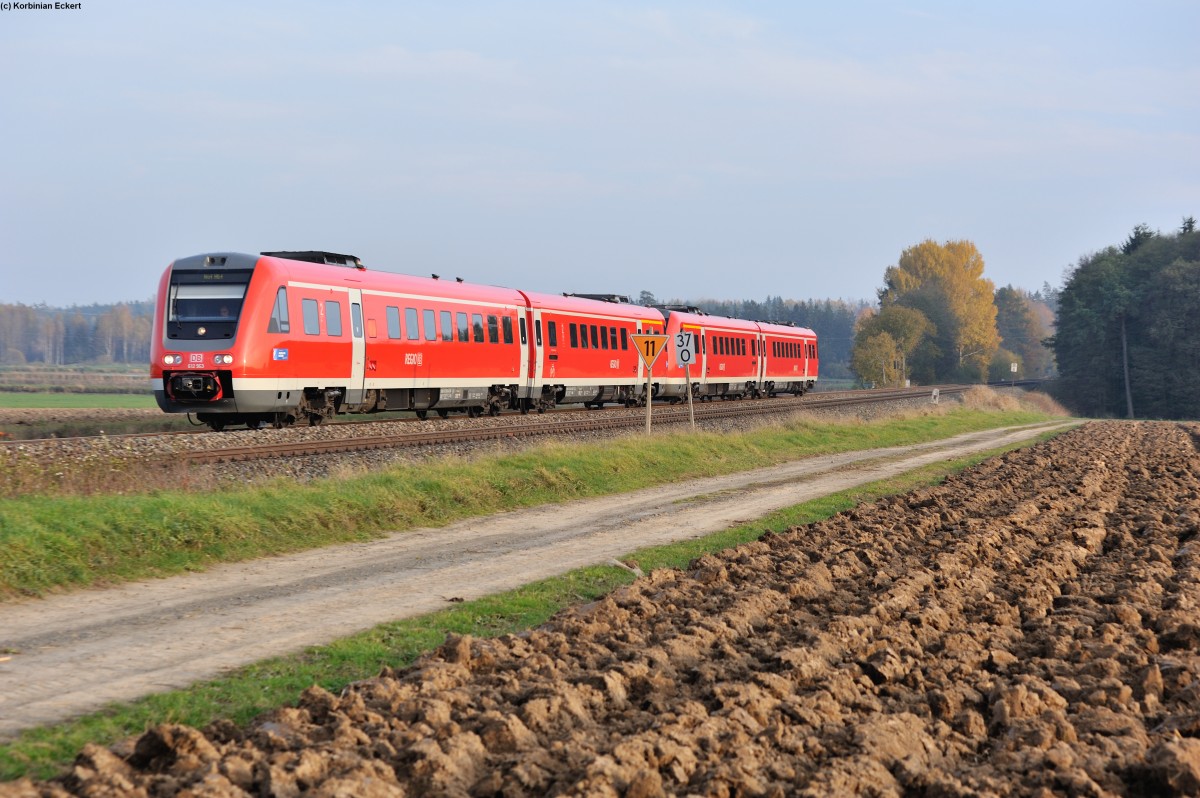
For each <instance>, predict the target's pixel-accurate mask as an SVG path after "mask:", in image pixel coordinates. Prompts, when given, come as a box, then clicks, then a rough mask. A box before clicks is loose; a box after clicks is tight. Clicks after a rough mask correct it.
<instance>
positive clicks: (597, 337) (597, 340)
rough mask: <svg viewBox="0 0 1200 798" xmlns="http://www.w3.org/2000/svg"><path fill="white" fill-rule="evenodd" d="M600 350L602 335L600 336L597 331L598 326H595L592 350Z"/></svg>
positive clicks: (593, 328) (593, 326)
mask: <svg viewBox="0 0 1200 798" xmlns="http://www.w3.org/2000/svg"><path fill="white" fill-rule="evenodd" d="M599 348H600V334H599V331H598V330H597V329H596V325H595V324H593V325H592V349H599Z"/></svg>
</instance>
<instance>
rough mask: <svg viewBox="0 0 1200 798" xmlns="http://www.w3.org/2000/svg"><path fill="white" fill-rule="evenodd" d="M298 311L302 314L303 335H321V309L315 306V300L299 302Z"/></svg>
mask: <svg viewBox="0 0 1200 798" xmlns="http://www.w3.org/2000/svg"><path fill="white" fill-rule="evenodd" d="M300 309H301V310H302V311H303V313H304V334H305V335H320V334H321V317H320V314H321V309H320V307H319V306H318V305H317V300H315V299H304V300H301V301H300Z"/></svg>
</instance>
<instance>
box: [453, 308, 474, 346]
mask: <svg viewBox="0 0 1200 798" xmlns="http://www.w3.org/2000/svg"><path fill="white" fill-rule="evenodd" d="M455 320H456V321H457V322H458V342H459V343H460V344H465V343H466V342H467V341H470V340H471V325H469V324H467V314H466V313H459V314H458V315H457V316H455Z"/></svg>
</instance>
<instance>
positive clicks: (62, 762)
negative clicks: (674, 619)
mask: <svg viewBox="0 0 1200 798" xmlns="http://www.w3.org/2000/svg"><path fill="white" fill-rule="evenodd" d="M1043 437H1050V436H1049V435H1044V436H1043ZM1011 448H1016V447H1007V448H1006V449H997V450H994V451H992V452H988V453H981V454H977V455H973V456H971V457H968V458H964V459H961V460H956V461H951V462H946V463H940V464H937V465H933V466H929V467H926V468H923V469H919V470H916V471H912V472H909V473H906V474H904V475H901V476H899V477H895V478H892V479H888V480H883V481H879V482H874V483H871V484H868V485H863V486H860V487H857V488H854V489H851V490H848V491H844V492H841V493H837V494H834V495H831V496H826V497H824V498H821V499H817V500H814V501H810V502H806V503H804V504H800V505H797V506H794V507H791V508H787V509H784V510H781V511H779V512H776V513H773V514H771V515H769V516H767V517H765V518H762V519H760V520H757V521H755V522H753V523H751V524H747V525H745V526H740V527H736V528H734V529H729V530H726V531H724V532H719V533H716V534H713V535H709V536H707V537H704V538H700V539H697V540H689V541H684V542H680V543H674V544H669V545H665V546H657V547H654V548H648V549H643V550H640V551H636V552H633V553H631V555H630V557H629V559H632V560H635V561H636V562H637V563H638V564H639V566H640V567H641V568H642V570H643V571H645V572H649V571H651V570H653V569H657V568H684V567H686V566H687V564H688V563H689V562H690V561H691V560H692V559H694V558H695V557H698V556H700V555H702V554H705V553H709V552H715V551H720V550H723V549H726V548H729V547H732V546H736V545H738V544H740V543H744V542H747V541H751V540H756V539H757V538H759V537H760V536H761V535H763V534H764V533H766V532H768V531H772V532H783V531H785V530H787V529H790V528H793V527H797V526H801V525H804V524H809V523H813V522H815V521H819V520H821V519H824V518H828V517H830V516H832V515H834V514H836V513H838V512H840V511H842V510H847V509H850V508H852V507H855V506H856V505H858V504H861V503H863V502H869V501H873V500H875V499H877V498H880V497H883V496H890V495H895V494H897V493H904V492H906V491H910V490H913V489H915V488H918V487H921V486H925V485H931V484H936V483H938V482H940V481H941V480H943V479H944V478H945V476H946V475H948V474H951V473H957V472H959V471H961V470H963V469H964V468H967V467H969V466H971V465H974V464H975V463H978V462H980V461H982V460H984V459H986V458H987V457H990V456H992V455H994V454H997V453H999V452H1001V451H1006V450H1007V449H1011ZM631 581H633V576H632V574H631V573H630V572H629V571H626V570H624V569H621V568H616V567H609V566H596V567H590V568H582V569H579V570H575V571H571V572H569V573H567V574H564V575H562V576H558V577H553V578H551V579H546V580H542V581H540V582H536V583H534V584H531V585H527V586H525V587H522V588H519V589H517V590H512V591H509V592H506V593H502V594H497V595H494V596H489V597H486V598H482V599H479V600H476V601H471V602H466V603H464V604H461V605H457V606H454V607H452V608H450V609H446V610H443V611H441V612H437V613H433V614H430V615H426V616H422V617H418V618H413V619H409V620H403V621H397V622H393V623H387V624H383V625H380V626H377V627H375V628H374V629H371V630H369V631H366V632H363V633H360V634H357V635H354V636H352V637H348V638H344V639H342V640H339V641H336V642H334V643H332V644H330V645H327V646H318V647H313V648H310V649H308V650H307V651H305V652H304V653H302V654H299V655H295V656H290V657H279V658H274V659H270V660H266V661H263V662H259V663H256V664H254V665H251V666H248V667H245V668H242V669H239V670H237V671H235V672H232V673H230V674H229V675H228V676H226V677H224V678H222V679H218V680H214V681H211V682H205V683H201V684H197V685H194V686H192V687H190V688H188V689H186V690H178V691H173V692H169V693H163V694H159V695H154V696H150V697H147V698H144V699H142V700H140V701H136V702H133V703H129V704H115V705H112V706H110V707H108V708H107V709H105V710H102V711H100V712H96V713H93V714H90V715H87V716H84V717H82V718H79V719H76V720H73V721H70V722H67V723H62V724H57V725H53V726H48V727H43V728H39V729H33V730H29V731H26V732H24V733H22V734H21V735H20V736H19V737H18V738H17V739H16V740H14V741H12V742H10V743H8V744H4V745H0V780H9V779H15V778H19V777H21V776H31V777H34V778H50V777H52V776H54V775H56V774H57V773H59V772H61V771H62V770H63V769H64V768H65V767H66V766H67V765H68V764H69V763H70V761H71V759H72V757H73V756H74V755H75V754H76V753H77V752H78V751H79V750H80V749H81V748H82V747H83V746H84V744H86V743H89V742H92V743H97V744H101V745H109V744H112V743H114V742H116V741H118V740H121V739H123V738H126V737H128V736H130V735H135V734H140V733H141V732H142V731H144V730H145V729H146V728H148V727H150V726H153V725H155V724H158V723H166V722H172V723H186V724H189V725H192V726H196V727H202V726H204V725H207V724H208V723H210V722H212V721H214V720H217V719H221V718H225V719H229V720H232V721H233V722H234V723H237V724H244V723H246V722H248V721H250V720H251V719H253V718H254V717H255V716H257V715H259V714H261V713H263V712H265V711H268V710H270V709H273V708H275V707H279V706H282V705H285V704H289V703H294V702H295V700H296V698H297V697H298V695H299V693H300V692H301V691H302V690H304V689H305V688H307V687H308V686H310V685H313V684H319V685H321V686H322V687H324V688H326V689H327V690H330V691H334V692H336V691H338V690H340V689H341V688H342V687H344V686H345V685H346V684H348V683H350V682H352V681H356V680H360V679H364V678H369V677H371V676H374V675H376V674H377V673H378V672H379V670H380V669H381V668H382V667H384V666H389V667H393V668H399V667H403V666H405V665H408V664H410V663H411V662H412V661H413V660H414V659H416V658H417V657H418V656H419V655H420V654H422V653H424V652H426V651H429V650H431V649H433V648H435V647H437V646H438V645H440V644H441V643H442V642H443V640H444V639H445V637H446V635H447V634H449V633H454V634H471V635H474V636H477V637H487V636H498V635H502V634H507V633H515V632H519V631H522V630H524V629H529V628H531V627H534V626H537V625H539V624H541V623H543V622H544V621H546V620H547V619H548V618H550V617H551V616H552V615H553V614H554V613H555V612H558V611H559V610H561V609H563V608H565V607H569V606H571V605H574V604H579V603H583V602H587V601H592V600H595V599H596V598H598V597H600V596H602V595H604V594H606V593H608V592H610V591H611V590H613V589H614V588H616V587H618V586H620V585H623V584H627V583H629V582H631Z"/></svg>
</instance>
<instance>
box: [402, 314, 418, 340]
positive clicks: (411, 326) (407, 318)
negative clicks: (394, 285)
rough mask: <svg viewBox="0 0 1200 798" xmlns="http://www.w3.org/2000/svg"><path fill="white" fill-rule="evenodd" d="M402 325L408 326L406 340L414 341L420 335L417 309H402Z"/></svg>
mask: <svg viewBox="0 0 1200 798" xmlns="http://www.w3.org/2000/svg"><path fill="white" fill-rule="evenodd" d="M404 326H405V327H407V328H408V340H410V341H415V340H417V339H418V338H420V337H421V330H420V329H419V327H418V326H417V309H416V308H405V309H404Z"/></svg>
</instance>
